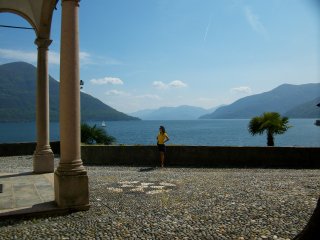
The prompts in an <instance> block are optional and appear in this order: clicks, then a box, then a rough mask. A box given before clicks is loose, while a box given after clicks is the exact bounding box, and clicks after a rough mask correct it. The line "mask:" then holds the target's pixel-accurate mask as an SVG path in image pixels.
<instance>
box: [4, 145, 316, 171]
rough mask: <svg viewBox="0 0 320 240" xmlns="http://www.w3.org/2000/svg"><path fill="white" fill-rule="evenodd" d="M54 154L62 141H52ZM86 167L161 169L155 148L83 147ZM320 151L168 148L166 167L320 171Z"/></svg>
mask: <svg viewBox="0 0 320 240" xmlns="http://www.w3.org/2000/svg"><path fill="white" fill-rule="evenodd" d="M50 145H51V148H52V150H53V152H54V154H59V153H60V142H51V143H50ZM35 148H36V143H10V144H0V156H19V155H32V154H33V152H34V150H35ZM81 155H82V156H81V158H82V161H83V162H84V164H85V165H109V166H146V167H148V166H149V167H154V166H159V165H160V164H159V152H158V149H157V147H156V146H127V145H126V146H121V145H120V146H99V145H98V146H97V145H96V146H93V145H85V146H81ZM319 156H320V148H309V147H308V148H307V147H215V146H212V147H207V146H167V153H166V162H165V165H166V166H170V167H231V168H232V167H240V168H320V157H319Z"/></svg>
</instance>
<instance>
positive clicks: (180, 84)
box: [169, 80, 187, 88]
mask: <svg viewBox="0 0 320 240" xmlns="http://www.w3.org/2000/svg"><path fill="white" fill-rule="evenodd" d="M169 86H170V87H173V88H184V87H187V84H185V83H184V82H182V81H180V80H174V81H172V82H171V83H169Z"/></svg>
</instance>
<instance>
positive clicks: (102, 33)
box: [0, 0, 320, 113]
mask: <svg viewBox="0 0 320 240" xmlns="http://www.w3.org/2000/svg"><path fill="white" fill-rule="evenodd" d="M60 4H61V1H59V3H58V5H57V10H55V11H54V15H53V20H52V27H51V39H52V40H53V42H52V44H51V45H50V47H49V73H50V75H51V76H52V77H53V78H55V79H56V80H58V81H59V78H60V77H59V74H60V72H59V57H60V54H59V52H60V25H61V5H60ZM0 25H13V26H24V27H30V25H29V23H28V22H27V21H25V20H24V19H23V18H21V17H20V16H18V15H14V14H12V13H0ZM35 38H36V36H35V33H34V31H33V30H20V29H10V28H0V64H4V63H8V62H14V61H25V62H29V63H31V64H33V65H35V66H36V57H37V48H36V45H35V44H34V40H35ZM79 38H80V79H82V80H83V81H84V88H83V91H84V92H85V93H88V94H90V95H92V96H94V97H95V98H98V99H99V100H101V101H102V102H104V103H106V104H107V105H109V106H111V107H113V108H115V109H117V110H118V111H121V112H125V113H132V112H135V111H138V110H143V109H156V108H159V107H163V106H170V107H174V106H180V105H191V106H198V107H203V108H207V109H208V108H213V107H216V106H220V105H222V104H230V103H232V102H234V101H236V100H237V99H239V98H242V97H245V96H248V95H253V94H259V93H262V92H266V91H270V90H272V89H273V88H275V87H277V86H279V85H281V84H284V83H289V84H305V83H318V82H320V70H319V69H320V68H319V67H320V3H319V1H318V0H268V1H263V0H134V1H133V0H94V1H88V0H82V1H81V2H80V8H79Z"/></svg>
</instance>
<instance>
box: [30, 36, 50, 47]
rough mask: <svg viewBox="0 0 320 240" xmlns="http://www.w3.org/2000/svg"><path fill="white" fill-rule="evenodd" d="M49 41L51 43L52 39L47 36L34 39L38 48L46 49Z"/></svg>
mask: <svg viewBox="0 0 320 240" xmlns="http://www.w3.org/2000/svg"><path fill="white" fill-rule="evenodd" d="M51 43H52V40H51V39H48V38H36V40H34V44H36V45H37V46H38V48H46V49H48V47H49V46H50V44H51Z"/></svg>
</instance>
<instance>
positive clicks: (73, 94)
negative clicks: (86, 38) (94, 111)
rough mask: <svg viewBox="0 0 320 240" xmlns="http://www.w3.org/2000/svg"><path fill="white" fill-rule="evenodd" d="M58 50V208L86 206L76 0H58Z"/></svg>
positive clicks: (77, 4)
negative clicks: (59, 6)
mask: <svg viewBox="0 0 320 240" xmlns="http://www.w3.org/2000/svg"><path fill="white" fill-rule="evenodd" d="M61 5H62V16H61V49H60V163H59V166H58V168H57V170H56V171H55V175H54V185H55V186H54V190H55V200H56V202H57V204H58V206H59V207H62V208H73V209H78V210H82V209H88V208H89V189H88V176H87V172H86V170H85V169H84V167H83V165H82V160H81V149H80V78H79V37H78V35H79V33H78V7H79V0H62V3H61Z"/></svg>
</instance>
